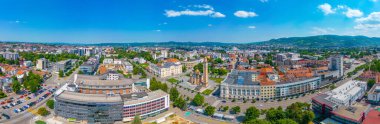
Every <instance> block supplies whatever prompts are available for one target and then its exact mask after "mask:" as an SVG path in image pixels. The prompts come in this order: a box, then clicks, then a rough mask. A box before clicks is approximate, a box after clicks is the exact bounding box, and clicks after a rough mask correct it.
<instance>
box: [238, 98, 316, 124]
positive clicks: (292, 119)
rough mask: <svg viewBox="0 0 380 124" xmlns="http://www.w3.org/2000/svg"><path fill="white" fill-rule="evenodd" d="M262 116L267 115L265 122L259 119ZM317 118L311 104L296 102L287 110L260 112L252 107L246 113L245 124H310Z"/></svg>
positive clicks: (280, 108)
mask: <svg viewBox="0 0 380 124" xmlns="http://www.w3.org/2000/svg"><path fill="white" fill-rule="evenodd" d="M260 114H265V115H266V117H265V119H264V120H260V119H257V118H258V117H259V116H260ZM314 118H315V115H314V113H313V112H312V111H311V110H310V104H308V103H300V102H296V103H293V104H291V105H290V106H288V107H287V108H286V109H285V110H283V109H282V107H281V106H280V107H278V108H277V109H275V108H271V109H269V110H262V111H259V110H258V109H257V108H255V107H250V108H248V109H247V110H246V112H245V118H244V123H245V124H252V123H254V124H308V123H310V122H311V121H312V120H313V119H314Z"/></svg>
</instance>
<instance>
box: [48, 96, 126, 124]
mask: <svg viewBox="0 0 380 124" xmlns="http://www.w3.org/2000/svg"><path fill="white" fill-rule="evenodd" d="M54 99H55V102H54V103H55V104H54V112H55V114H56V115H58V116H61V117H64V118H74V119H76V120H82V121H87V122H88V123H108V124H112V123H114V122H115V121H121V120H122V118H123V115H122V111H120V110H122V108H123V100H122V98H121V97H120V95H119V94H115V95H107V94H83V93H78V92H70V91H63V92H62V93H60V94H58V95H56V96H55V98H54Z"/></svg>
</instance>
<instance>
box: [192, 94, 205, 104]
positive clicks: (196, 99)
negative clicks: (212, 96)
mask: <svg viewBox="0 0 380 124" xmlns="http://www.w3.org/2000/svg"><path fill="white" fill-rule="evenodd" d="M204 101H205V98H204V97H203V96H202V95H201V94H199V93H197V94H196V95H195V96H194V99H193V101H192V102H193V104H194V105H196V106H201V105H202V104H203V103H204Z"/></svg>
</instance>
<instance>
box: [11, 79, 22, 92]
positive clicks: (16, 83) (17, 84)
mask: <svg viewBox="0 0 380 124" xmlns="http://www.w3.org/2000/svg"><path fill="white" fill-rule="evenodd" d="M12 90H13V92H15V93H18V92H19V91H20V90H21V83H20V82H19V81H18V80H17V79H16V80H13V83H12Z"/></svg>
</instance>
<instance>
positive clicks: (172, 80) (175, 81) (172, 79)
mask: <svg viewBox="0 0 380 124" xmlns="http://www.w3.org/2000/svg"><path fill="white" fill-rule="evenodd" d="M167 81H168V82H170V83H177V82H178V80H177V79H175V78H169V79H168V80H167Z"/></svg>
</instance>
